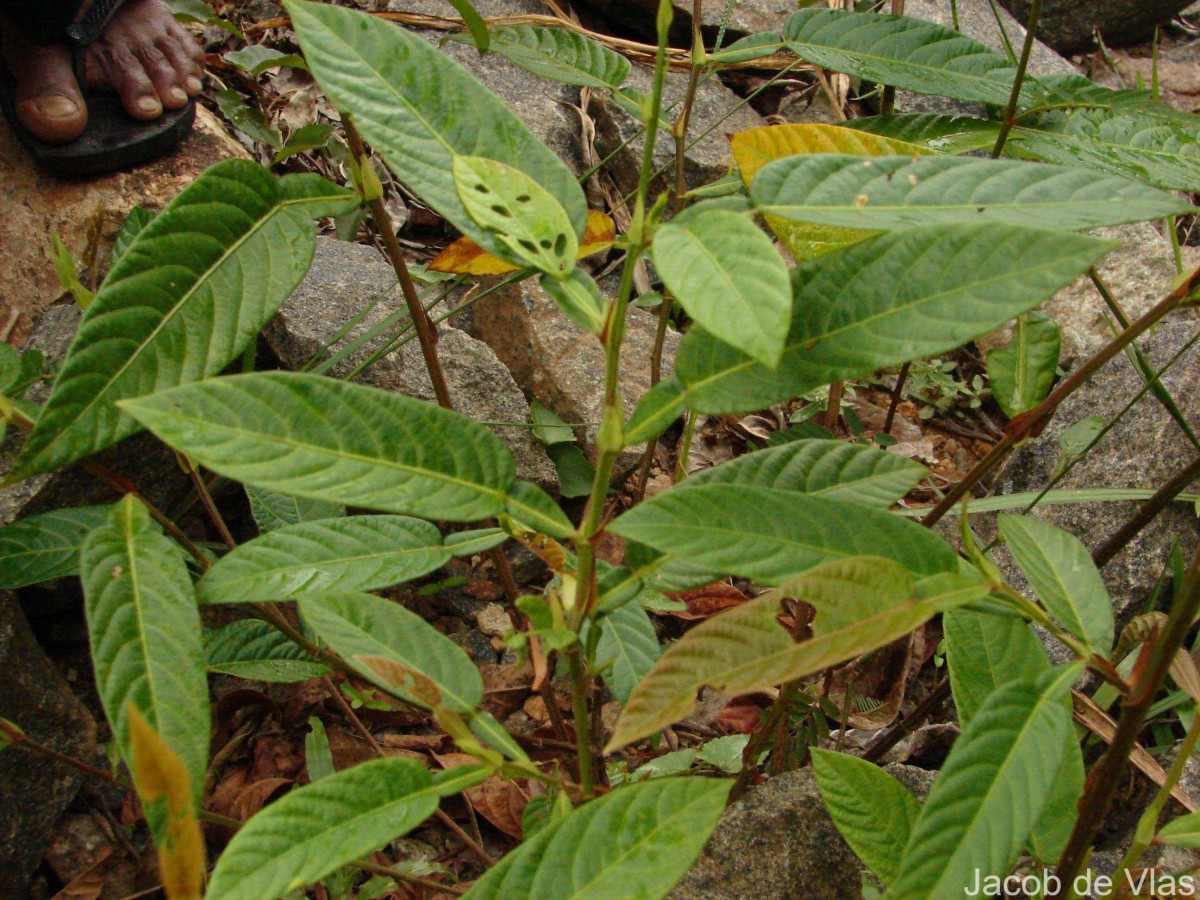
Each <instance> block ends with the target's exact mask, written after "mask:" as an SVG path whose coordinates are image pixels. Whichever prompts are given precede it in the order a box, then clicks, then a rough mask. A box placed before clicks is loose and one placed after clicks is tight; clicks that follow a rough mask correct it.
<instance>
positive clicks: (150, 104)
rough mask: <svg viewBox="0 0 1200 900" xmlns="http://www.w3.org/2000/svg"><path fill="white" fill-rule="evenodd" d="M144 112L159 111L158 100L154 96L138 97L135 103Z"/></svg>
mask: <svg viewBox="0 0 1200 900" xmlns="http://www.w3.org/2000/svg"><path fill="white" fill-rule="evenodd" d="M135 105H136V106H137V108H138V109H140V110H141V111H142V112H148V113H149V112H158V106H159V104H158V101H157V100H155V99H154V98H153V97H138V100H137V103H136V104H135Z"/></svg>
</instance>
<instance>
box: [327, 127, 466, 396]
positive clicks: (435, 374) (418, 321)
mask: <svg viewBox="0 0 1200 900" xmlns="http://www.w3.org/2000/svg"><path fill="white" fill-rule="evenodd" d="M342 127H343V128H344V129H345V131H346V143H347V144H349V145H350V152H351V154H353V156H354V159H355V160H357V161H358V162H359V163H360V164H362V165H370V162H369V160H368V159H367V151H366V147H365V146H364V145H363V139H362V136H361V135H360V134H359V133H358V129H357V128H355V127H354V122H353V120H352V119H351V117H350V116H349V115H347V114H345V113H342ZM367 208H368V209H369V210H370V211H371V218H372V220H374V222H375V228H376V230H377V231H378V232H379V237H380V239H381V240H382V241H383V246H384V249H385V250H387V255H388V260H389V261H390V262H391V264H392V268H393V269H395V270H396V279H397V280H398V281H399V282H400V290H401V291H402V292H403V294H404V302H405V303H407V304H408V315H409V317H410V318H411V319H412V323H413V328H415V329H416V332H417V341H418V343H420V345H421V355H422V356H423V357H424V358H425V368H426V369H428V370H429V380H430V382H431V383H432V384H433V394H434V396H435V397H436V398H437V403H438V406H441V407H443V408H445V409H454V403H453V401H451V399H450V388H448V387H447V386H446V376H445V374H444V373H443V371H442V364H441V362H440V361H439V360H438V354H437V331H436V330H435V329H434V327H433V323H432V322H431V321H430V320H429V316H428V315H426V313H425V308H424V307H423V306H421V298H420V297H418V296H417V288H416V286H415V285H414V284H413V280H412V276H411V275H410V274H409V272H408V263H407V262H405V260H404V252H403V251H402V250H401V249H400V242H399V241H398V240H396V232H395V230H394V229H393V228H392V221H391V218H390V217H389V216H388V213H387V208H386V207H385V206H384V205H383V198H382V197H375V198H373V199H371V200H368V201H367Z"/></svg>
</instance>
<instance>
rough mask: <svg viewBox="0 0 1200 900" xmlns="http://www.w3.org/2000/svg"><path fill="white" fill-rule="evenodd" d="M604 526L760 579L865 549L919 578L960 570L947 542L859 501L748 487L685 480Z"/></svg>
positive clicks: (774, 580)
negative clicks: (691, 482) (699, 483)
mask: <svg viewBox="0 0 1200 900" xmlns="http://www.w3.org/2000/svg"><path fill="white" fill-rule="evenodd" d="M608 530H609V531H611V532H613V533H614V534H618V535H620V536H621V537H623V538H625V539H626V540H632V541H637V542H638V543H640V544H644V545H646V546H648V547H653V548H654V549H655V550H658V551H660V552H662V553H666V554H668V555H669V556H671V557H672V558H677V559H680V560H683V561H684V562H686V563H689V564H691V565H696V566H701V567H703V568H705V569H709V570H712V571H716V572H721V573H722V574H726V575H737V576H739V577H741V578H751V579H754V580H755V581H758V582H760V583H763V584H773V585H777V584H780V583H782V582H783V581H786V580H787V579H789V578H791V577H792V576H794V575H797V574H799V573H800V572H803V571H804V570H805V569H809V568H812V567H813V566H816V565H820V564H821V563H824V562H828V561H829V560H833V559H839V558H842V557H848V556H859V555H863V554H873V555H875V556H883V557H887V558H888V559H891V560H894V561H896V562H897V563H899V564H901V565H904V566H908V567H909V568H911V569H912V570H913V571H914V572H917V573H919V574H922V575H933V574H936V573H938V572H953V571H955V570H956V569H957V562H956V557H955V555H954V551H953V550H951V549H950V546H949V544H947V543H946V542H945V541H943V540H942V539H941V538H940V537H938V536H937V535H936V534H934V533H933V532H931V531H930V530H929V529H926V528H922V527H921V526H919V525H917V524H916V523H915V522H908V521H905V520H903V519H901V518H899V517H898V516H893V515H891V514H890V513H887V512H884V511H883V510H880V509H871V508H870V507H867V506H864V505H862V504H859V503H853V502H848V501H845V500H831V499H829V498H828V497H819V496H817V497H813V496H809V495H806V494H795V493H785V492H782V491H778V490H772V489H769V488H765V487H758V486H754V485H749V484H738V483H726V484H722V483H718V484H701V485H697V486H695V487H692V486H690V485H686V483H685V486H683V487H675V488H671V489H670V490H667V491H664V492H663V493H661V494H658V495H657V496H655V497H652V498H651V499H649V500H647V501H645V502H644V503H641V504H639V505H638V506H635V507H634V508H633V509H631V510H629V511H628V512H626V513H624V514H623V515H621V516H620V517H619V518H617V519H616V520H615V521H614V522H613V523H612V525H610V526H609V529H608Z"/></svg>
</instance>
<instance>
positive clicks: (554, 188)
mask: <svg viewBox="0 0 1200 900" xmlns="http://www.w3.org/2000/svg"><path fill="white" fill-rule="evenodd" d="M285 6H286V7H287V10H288V12H289V13H290V14H291V16H292V24H293V26H294V27H295V29H296V34H297V36H298V37H299V38H300V44H301V46H302V47H303V48H304V53H305V57H306V59H307V60H308V64H309V67H310V69H311V70H312V73H313V75H314V77H315V78H316V79H317V82H318V83H319V84H320V85H321V88H322V89H323V90H324V91H325V93H326V94H328V95H329V98H330V99H331V100H332V101H333V103H334V105H336V106H337V107H338V108H339V109H341V110H343V111H344V112H346V113H349V114H351V115H353V117H354V122H355V125H357V127H358V129H359V131H361V132H362V135H363V137H364V138H365V139H366V140H367V142H368V143H369V144H371V146H372V147H373V148H374V149H375V150H376V151H377V152H379V153H380V154H381V155H382V156H383V158H384V159H385V160H386V161H387V163H388V166H389V167H390V168H391V169H392V170H393V171H394V172H396V173H398V175H399V176H400V178H401V179H402V180H403V181H404V183H405V185H407V186H408V187H410V188H411V189H412V190H413V192H414V193H416V194H417V196H419V197H420V198H421V199H422V200H424V201H425V202H426V203H428V204H429V205H430V206H431V207H433V208H434V209H435V210H436V211H437V212H438V213H439V214H441V215H442V216H443V217H445V218H446V219H447V220H448V221H449V222H450V223H451V224H452V225H454V226H455V227H456V228H458V229H459V230H460V231H462V232H463V233H464V234H466V235H468V236H469V237H470V238H472V239H473V240H474V241H475V242H476V243H477V244H479V246H481V247H482V248H483V249H484V250H486V251H488V252H489V253H491V254H493V255H501V254H502V253H504V252H505V246H504V244H503V243H502V242H500V241H499V240H498V239H497V238H496V236H495V235H493V234H492V233H491V232H490V231H488V230H487V229H484V228H480V227H479V226H478V225H476V224H475V220H474V219H472V218H471V216H470V215H469V214H468V213H467V211H466V209H465V208H463V205H462V203H461V202H460V200H459V197H458V191H457V189H456V187H455V183H454V174H453V168H454V157H455V156H486V157H488V158H490V159H494V160H497V161H498V162H503V163H506V164H508V165H510V166H513V167H515V168H517V169H520V170H521V171H522V172H524V173H525V174H526V175H528V176H529V177H530V178H532V179H533V180H534V181H536V182H537V183H538V184H540V185H541V186H542V187H543V188H545V189H546V190H548V191H549V192H550V193H551V194H553V195H554V197H555V198H556V199H557V200H558V202H559V204H561V205H562V207H563V209H565V210H566V212H567V216H568V218H569V220H570V222H571V225H572V230H573V231H574V233H575V235H576V236H579V235H582V234H583V231H584V228H585V226H586V223H587V204H586V202H585V200H584V197H583V191H582V189H581V188H580V187H579V184H578V182H577V181H576V180H575V175H574V173H572V172H571V170H570V169H569V168H567V166H566V164H565V163H563V162H562V160H560V159H559V158H558V157H557V156H556V155H555V154H554V152H553V151H551V150H550V149H549V148H547V147H546V146H545V145H544V144H543V143H542V142H541V141H540V140H539V139H538V138H536V137H535V136H534V135H533V134H531V133H530V132H529V131H528V129H526V127H525V126H524V125H523V124H522V123H521V120H520V119H519V118H517V116H516V115H515V114H514V113H512V112H511V111H509V109H508V107H506V106H505V105H504V104H503V103H502V102H501V101H500V100H499V99H497V98H496V97H495V96H494V95H493V94H492V93H490V92H489V91H488V90H487V89H486V88H484V87H483V86H482V85H481V84H480V83H479V82H478V81H476V80H475V78H474V77H472V76H471V75H470V74H469V73H468V72H467V71H466V70H465V69H463V68H462V67H461V66H459V65H458V64H457V63H456V62H454V61H453V60H452V59H450V58H449V57H448V56H447V55H446V54H444V53H442V52H440V51H439V50H437V48H435V47H432V46H431V45H430V44H428V43H427V42H426V41H424V40H423V39H421V38H420V37H418V36H417V35H415V34H412V33H410V32H408V31H406V30H405V29H403V28H398V27H396V26H395V25H393V24H392V23H390V22H385V21H383V20H381V19H376V18H373V17H370V16H367V15H366V14H364V13H360V12H356V11H354V10H350V9H345V8H341V7H338V6H334V5H330V4H320V3H309V2H304V0H288V2H287V3H285Z"/></svg>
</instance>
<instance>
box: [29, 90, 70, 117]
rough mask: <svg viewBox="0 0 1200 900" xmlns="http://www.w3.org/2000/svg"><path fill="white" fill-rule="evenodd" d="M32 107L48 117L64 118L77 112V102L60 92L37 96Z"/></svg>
mask: <svg viewBox="0 0 1200 900" xmlns="http://www.w3.org/2000/svg"><path fill="white" fill-rule="evenodd" d="M34 108H36V109H37V111H38V112H39V113H41V114H42V115H43V116H45V117H46V118H48V119H66V118H69V117H70V116H74V115H78V114H79V104H78V103H76V102H75V101H74V100H72V99H71V98H70V97H64V96H63V95H62V94H50V95H49V96H47V97H39V98H38V99H37V101H36V102H35V103H34Z"/></svg>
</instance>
